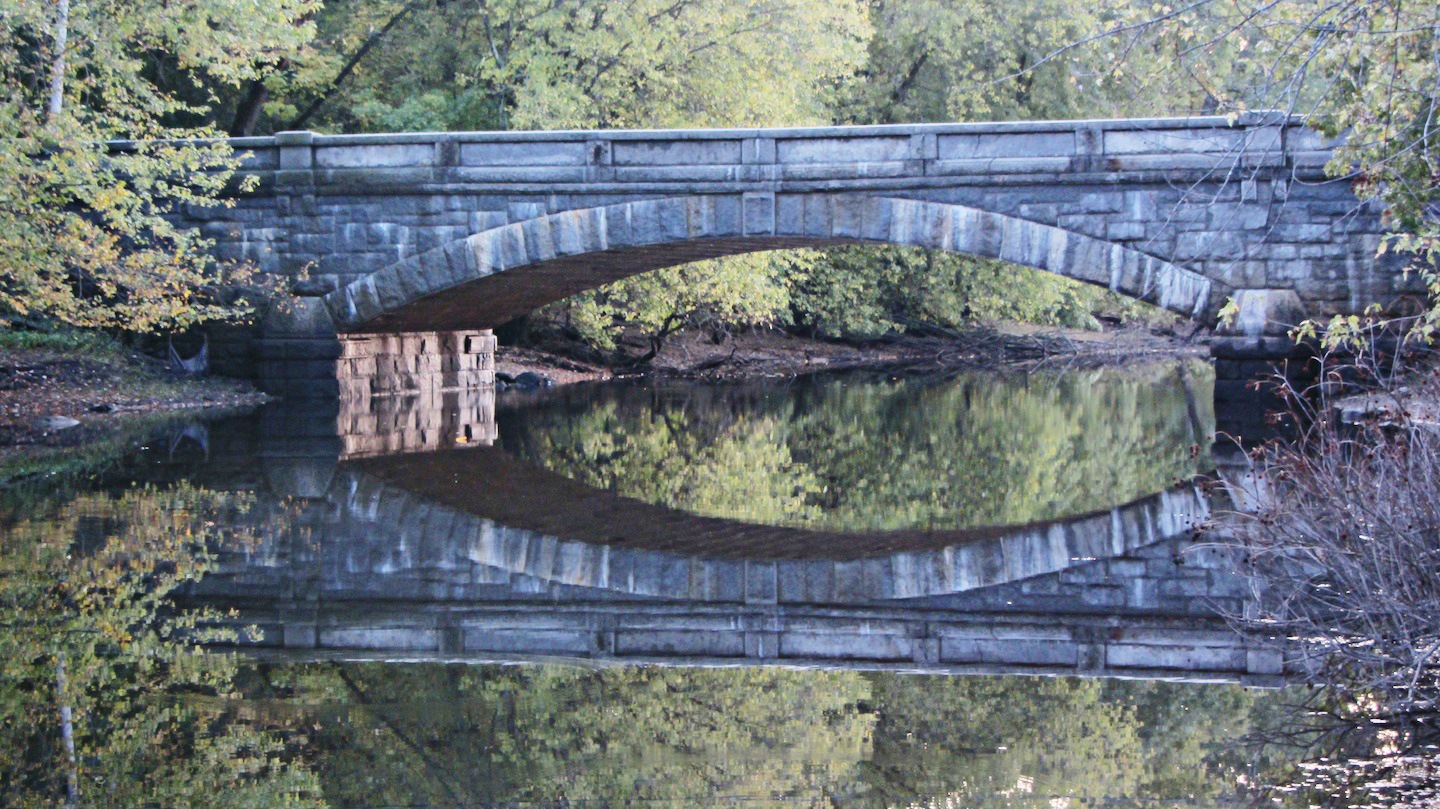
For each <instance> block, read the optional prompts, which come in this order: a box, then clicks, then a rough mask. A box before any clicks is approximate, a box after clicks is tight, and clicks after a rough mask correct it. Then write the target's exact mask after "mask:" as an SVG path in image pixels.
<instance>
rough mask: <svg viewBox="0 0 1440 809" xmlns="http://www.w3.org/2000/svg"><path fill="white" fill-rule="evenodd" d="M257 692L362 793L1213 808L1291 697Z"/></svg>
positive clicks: (533, 689) (948, 680) (315, 680)
mask: <svg viewBox="0 0 1440 809" xmlns="http://www.w3.org/2000/svg"><path fill="white" fill-rule="evenodd" d="M244 691H245V692H246V694H247V697H248V699H249V703H248V704H249V705H250V706H251V709H252V710H253V711H254V713H255V714H257V715H258V716H260V717H262V718H263V719H264V720H265V721H267V722H268V723H269V724H271V725H272V726H275V727H280V728H289V729H291V730H288V731H286V733H287V734H288V735H289V736H290V737H291V738H292V740H293V741H296V742H299V743H301V744H302V745H303V747H302V752H301V758H302V759H303V760H306V761H308V762H311V763H312V767H313V768H314V769H315V770H316V772H317V773H319V776H320V779H321V781H322V783H323V784H324V790H325V795H326V798H327V799H328V800H329V801H330V802H332V803H333V804H335V805H344V806H349V805H359V804H366V805H373V804H389V803H405V802H411V803H423V804H429V805H435V804H445V805H451V804H469V803H477V804H482V805H512V804H526V805H528V804H540V805H549V804H551V803H562V802H564V803H575V804H586V803H593V804H596V805H603V806H618V805H626V804H641V803H643V804H652V803H658V804H661V805H667V806H668V805H676V806H680V805H684V806H701V805H716V804H719V803H721V802H726V801H751V802H755V803H758V804H761V805H771V804H777V805H778V804H783V805H785V806H815V807H833V806H841V807H852V808H858V807H890V806H914V805H923V806H928V805H936V804H930V803H926V801H930V800H937V801H940V803H938V805H946V804H945V803H944V802H943V801H944V800H946V799H948V800H949V801H950V804H951V805H959V806H1036V807H1044V806H1051V805H1054V801H1055V800H1056V799H1057V798H1063V797H1067V796H1068V797H1071V798H1074V799H1076V803H1075V804H1074V805H1085V806H1088V805H1091V802H1092V801H1093V802H1096V803H1100V802H1114V801H1116V800H1125V799H1133V800H1147V799H1148V800H1161V801H1176V802H1177V805H1182V806H1208V805H1212V804H1216V803H1221V802H1223V801H1225V800H1226V799H1228V798H1233V797H1234V796H1235V794H1236V790H1237V787H1239V786H1240V785H1241V783H1242V781H1241V780H1240V778H1239V777H1238V776H1240V775H1242V774H1244V773H1245V771H1246V768H1247V766H1249V765H1250V764H1251V762H1250V760H1249V759H1247V758H1246V757H1245V755H1244V754H1243V752H1242V751H1240V750H1239V749H1238V745H1237V743H1238V741H1239V740H1240V738H1241V737H1242V736H1243V735H1244V734H1245V733H1247V732H1248V731H1250V730H1251V729H1253V728H1254V727H1255V722H1256V719H1257V717H1258V716H1259V715H1260V714H1261V713H1262V712H1263V711H1264V710H1265V708H1266V707H1267V706H1269V705H1270V704H1271V703H1273V702H1275V701H1276V700H1275V699H1274V698H1273V696H1268V695H1262V694H1258V693H1255V692H1249V691H1246V690H1244V689H1242V688H1240V687H1238V686H1225V685H1184V684H1176V683H1109V682H1104V681H1101V680H1084V679H1062V678H1040V677H944V676H915V675H903V674H892V673H873V672H872V673H863V674H861V673H856V672H822V671H785V670H778V669H764V668H718V669H683V668H669V667H665V668H660V667H615V668H607V669H602V670H585V669H580V668H569V667H563V666H557V665H542V666H525V667H519V666H503V667H502V666H442V665H434V664H418V665H408V666H396V665H382V664H308V665H298V666H287V667H279V666H266V667H264V668H262V669H260V670H259V671H257V672H255V674H254V675H253V676H252V677H250V678H248V680H247V682H246V684H245V686H244ZM302 739H303V741H301V740H302ZM917 802H918V803H917Z"/></svg>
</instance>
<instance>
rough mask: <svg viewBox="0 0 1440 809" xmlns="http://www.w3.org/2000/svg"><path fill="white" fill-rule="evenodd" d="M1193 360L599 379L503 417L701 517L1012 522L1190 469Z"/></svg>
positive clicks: (888, 525)
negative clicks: (704, 379)
mask: <svg viewBox="0 0 1440 809" xmlns="http://www.w3.org/2000/svg"><path fill="white" fill-rule="evenodd" d="M1205 373H1207V369H1206V368H1205V367H1204V366H1203V365H1197V366H1193V367H1192V366H1185V367H1177V366H1175V365H1157V366H1150V367H1142V368H1138V369H1130V370H1127V371H1096V372H1084V373H1071V374H1063V375H1051V374H1037V375H1034V376H1031V377H1027V378H1020V379H997V378H995V376H994V375H987V374H977V375H973V376H970V375H965V376H960V377H958V378H956V379H954V380H950V381H941V382H930V383H926V382H924V381H914V382H878V381H872V382H870V383H869V384H856V379H855V378H854V377H848V376H842V377H833V378H828V379H812V380H805V381H797V382H794V383H791V386H789V387H787V388H780V389H777V388H774V387H773V386H766V385H763V384H757V385H750V386H739V387H724V386H708V387H703V388H700V389H698V390H696V389H689V388H687V392H686V395H685V396H670V395H666V393H665V389H664V388H663V387H662V388H660V389H659V390H656V391H651V390H648V389H643V388H634V387H615V388H605V389H593V390H585V391H582V392H581V395H580V398H579V399H577V400H574V401H573V402H567V401H564V400H563V399H562V400H560V401H558V402H557V403H556V404H554V405H551V406H546V405H544V404H538V405H536V406H534V407H532V408H531V409H529V410H527V413H526V417H525V418H524V419H523V421H517V423H516V424H515V425H514V426H513V428H512V427H511V426H510V425H509V424H507V425H506V429H505V430H504V431H502V432H503V434H504V436H505V444H506V447H507V448H508V449H510V450H511V451H514V452H517V453H518V454H520V455H521V456H522V457H524V458H526V459H527V460H530V461H532V462H535V463H537V464H539V465H541V466H543V467H545V468H547V469H550V470H551V471H554V472H558V473H560V474H563V475H566V476H567V477H570V478H572V479H575V480H578V481H581V482H583V483H586V484H588V485H590V486H594V487H596V488H599V489H604V490H609V491H615V492H618V493H620V494H623V495H626V496H629V497H634V498H637V499H641V500H645V501H647V502H651V503H657V504H663V505H666V506H670V507H673V508H678V509H683V510H686V511H691V512H694V513H698V514H703V515H707V516H719V517H728V518H732V519H740V520H744V521H747V522H761V523H769V524H780V525H793V526H798V527H808V528H827V529H835V530H844V531H857V530H867V529H868V530H888V529H913V528H944V529H953V528H967V527H977V526H989V525H1003V524H1020V523H1027V522H1031V521H1037V520H1046V519H1054V518H1058V517H1063V516H1067V515H1073V514H1078V513H1083V512H1087V511H1091V510H1095V509H1098V508H1104V507H1109V506H1114V505H1119V504H1121V503H1125V502H1129V501H1131V500H1134V499H1137V498H1139V497H1143V496H1145V495H1148V494H1152V493H1154V492H1156V491H1159V490H1161V489H1164V488H1167V487H1168V486H1170V485H1171V484H1172V483H1173V482H1174V481H1175V480H1176V479H1183V478H1188V477H1190V476H1192V475H1193V474H1195V473H1197V472H1199V471H1201V469H1200V463H1201V461H1199V460H1197V456H1200V457H1203V452H1201V451H1200V450H1203V446H1201V445H1203V444H1204V443H1205V442H1206V441H1207V440H1208V436H1209V431H1210V429H1211V428H1210V427H1209V426H1208V425H1210V424H1212V423H1213V417H1211V416H1209V414H1208V407H1209V402H1210V398H1211V397H1210V395H1209V392H1208V387H1207V385H1206V383H1205V381H1204V379H1205V377H1204V376H1203V375H1204V374H1205ZM1192 375H1193V377H1194V378H1192ZM1191 408H1195V409H1196V415H1195V418H1198V419H1200V420H1201V423H1199V424H1196V423H1192V421H1191V418H1192V416H1191ZM1192 445H1196V446H1195V447H1194V450H1195V451H1194V452H1193V453H1192Z"/></svg>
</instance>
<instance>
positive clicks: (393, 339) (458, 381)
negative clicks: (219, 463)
mask: <svg viewBox="0 0 1440 809" xmlns="http://www.w3.org/2000/svg"><path fill="white" fill-rule="evenodd" d="M224 343H225V345H226V347H227V349H228V348H230V347H231V345H230V344H231V343H239V344H240V347H239V348H238V349H237V350H236V351H234V352H230V353H233V354H235V355H237V356H235V357H227V359H228V361H227V363H226V367H223V368H220V369H219V370H221V371H222V372H226V373H232V374H235V375H241V376H252V377H253V378H254V379H255V380H256V382H257V383H258V384H259V386H260V389H261V390H264V391H265V392H266V393H270V394H273V395H276V396H282V397H286V398H298V399H316V398H320V399H333V398H336V397H339V398H341V399H367V398H369V397H372V396H416V395H422V396H434V395H435V394H437V393H438V392H440V391H451V390H468V389H474V388H485V387H491V386H493V385H494V384H495V347H496V340H495V335H494V333H493V332H492V331H491V330H490V329H463V330H457V331H425V332H405V333H396V334H346V333H340V332H338V331H337V329H336V326H335V321H334V319H333V318H332V317H331V315H330V311H329V309H327V308H326V306H325V304H324V302H323V301H322V300H321V299H320V298H313V297H302V298H293V299H290V300H287V301H283V302H281V303H278V304H276V305H275V306H273V307H272V308H271V310H270V311H269V312H267V313H266V314H265V316H264V317H263V319H262V320H261V322H260V325H259V328H258V330H251V331H249V332H227V333H226V334H225V335H224ZM246 343H248V346H247V345H245V344H246ZM244 348H248V349H249V352H248V354H249V356H250V357H253V361H252V362H245V360H246V359H248V357H246V356H245V355H246V353H247V352H245V351H243V349H244Z"/></svg>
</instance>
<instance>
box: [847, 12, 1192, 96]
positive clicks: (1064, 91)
mask: <svg viewBox="0 0 1440 809" xmlns="http://www.w3.org/2000/svg"><path fill="white" fill-rule="evenodd" d="M870 10H871V19H872V20H873V23H874V25H875V31H876V35H875V36H874V37H872V38H871V40H870V47H869V58H868V60H867V61H866V63H865V67H864V68H863V69H862V70H861V71H860V74H859V77H858V80H857V81H856V82H854V83H853V84H851V85H849V86H848V87H846V88H845V90H844V91H843V92H842V93H841V95H840V99H839V100H838V103H837V105H836V109H837V113H838V114H837V117H842V118H844V119H845V120H848V121H853V122H855V123H867V124H888V123H918V122H927V121H928V122H945V121H1006V120H1016V119H1029V120H1063V119H1070V118H1085V117H1095V118H1102V117H1123V116H1125V115H1128V114H1138V115H1152V116H1153V115H1156V114H1157V113H1160V112H1162V111H1166V110H1170V111H1189V110H1192V109H1195V108H1196V107H1198V105H1199V103H1201V102H1200V99H1202V98H1203V93H1197V91H1198V90H1200V88H1199V87H1194V88H1193V89H1190V91H1189V92H1176V87H1175V86H1174V85H1173V83H1171V84H1167V85H1166V86H1163V87H1162V86H1160V83H1159V82H1151V83H1149V84H1148V85H1138V86H1137V84H1136V83H1134V82H1129V81H1125V80H1124V79H1125V77H1124V76H1123V74H1117V73H1115V72H1112V71H1110V70H1109V69H1108V67H1109V62H1108V59H1107V53H1106V50H1105V44H1104V43H1095V44H1093V45H1089V46H1078V47H1077V46H1076V43H1080V42H1083V41H1084V40H1087V39H1088V38H1089V37H1091V36H1093V35H1094V34H1095V33H1096V32H1098V31H1100V30H1103V29H1104V28H1105V26H1106V25H1108V24H1110V23H1111V22H1112V21H1113V20H1114V18H1115V15H1116V7H1115V6H1112V5H1107V4H1096V3H1086V2H1083V1H1081V0H1040V1H1039V2H1031V3H1025V4H1023V5H1015V6H1009V7H1006V8H1005V9H1003V11H1001V10H998V9H997V8H996V7H995V6H994V5H993V4H990V3H985V2H980V1H979V0H903V2H902V1H901V0H871V2H870ZM1112 47H1113V45H1112ZM1197 95H1198V97H1197Z"/></svg>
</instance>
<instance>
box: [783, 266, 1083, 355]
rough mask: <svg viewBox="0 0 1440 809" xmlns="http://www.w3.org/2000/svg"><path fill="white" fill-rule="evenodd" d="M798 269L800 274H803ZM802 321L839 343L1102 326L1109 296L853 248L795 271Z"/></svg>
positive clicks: (1024, 276) (1033, 273)
mask: <svg viewBox="0 0 1440 809" xmlns="http://www.w3.org/2000/svg"><path fill="white" fill-rule="evenodd" d="M797 270H798V271H797ZM785 278H786V280H787V281H789V283H790V284H791V285H792V287H793V291H792V292H791V299H792V304H791V307H792V309H793V310H794V322H795V323H796V324H797V325H801V326H804V327H807V328H809V329H810V330H812V331H814V332H815V333H817V334H822V335H826V336H831V337H853V338H866V337H878V336H881V335H884V334H887V333H891V332H900V331H904V330H905V328H906V326H909V325H916V324H930V325H937V326H941V327H946V328H954V327H958V326H963V325H967V324H970V323H974V322H976V321H982V320H985V321H990V320H1016V321H1024V322H1028V323H1039V324H1043V325H1050V326H1072V327H1078V328H1097V327H1098V325H1099V324H1098V322H1097V321H1096V320H1095V317H1094V315H1093V314H1092V311H1096V310H1099V309H1100V308H1102V306H1103V304H1104V302H1105V299H1106V297H1107V296H1106V293H1105V292H1103V291H1102V290H1100V289H1098V288H1096V287H1091V286H1087V285H1082V284H1079V283H1076V282H1073V281H1069V280H1068V279H1063V278H1060V277H1058V276H1055V275H1052V274H1050V273H1044V272H1040V271H1037V270H1032V269H1030V268H1028V267H1019V266H1017V265H1014V264H1010V263H1007V262H1003V261H995V260H990V259H980V258H975V257H973V256H967V255H962V254H956V253H943V252H939V251H934V250H921V249H917V248H908V247H904V248H902V247H888V248H860V247H846V248H838V249H833V250H828V251H825V252H824V253H822V254H820V258H819V260H816V261H811V262H809V263H808V264H807V265H806V266H804V267H801V268H797V269H796V270H791V271H790V272H789V273H787V274H786V275H785Z"/></svg>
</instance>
